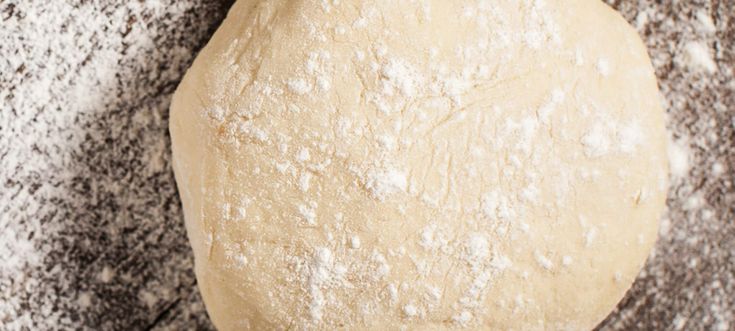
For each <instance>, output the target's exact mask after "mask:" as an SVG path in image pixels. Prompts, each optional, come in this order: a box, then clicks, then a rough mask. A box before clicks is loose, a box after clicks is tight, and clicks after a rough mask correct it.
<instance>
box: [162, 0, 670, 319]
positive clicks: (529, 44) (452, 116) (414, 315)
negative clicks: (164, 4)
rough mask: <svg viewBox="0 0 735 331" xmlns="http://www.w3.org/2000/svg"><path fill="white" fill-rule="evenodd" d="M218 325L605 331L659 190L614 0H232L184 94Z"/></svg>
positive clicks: (190, 228) (185, 174)
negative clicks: (357, 0) (595, 330)
mask: <svg viewBox="0 0 735 331" xmlns="http://www.w3.org/2000/svg"><path fill="white" fill-rule="evenodd" d="M170 130H171V136H172V142H173V153H174V169H175V173H176V179H177V183H178V186H179V191H180V194H181V198H182V202H183V206H184V212H185V217H186V226H187V232H188V235H189V238H190V240H191V243H192V246H193V249H194V255H195V268H196V275H197V280H198V284H199V288H200V290H201V293H202V296H203V298H204V301H205V304H206V306H207V310H208V312H209V314H210V317H211V318H212V320H213V322H214V324H215V325H216V326H217V327H218V328H219V329H220V330H237V329H247V328H250V329H257V330H262V329H284V328H293V329H325V330H326V329H335V328H349V329H399V328H402V327H406V328H408V329H453V328H457V329H461V328H471V329H478V328H484V329H530V330H532V329H575V330H576V329H590V328H592V327H594V326H595V325H596V323H598V322H599V321H600V320H602V319H603V318H604V317H605V316H606V315H607V314H608V313H609V312H610V311H611V310H612V309H613V308H614V307H615V304H616V303H617V302H618V301H619V300H620V298H621V297H622V296H623V294H624V293H625V291H626V290H627V289H628V288H629V287H630V284H631V283H632V282H633V279H634V277H635V276H636V274H637V273H638V270H639V269H640V267H641V266H642V264H643V263H644V261H645V259H646V257H647V255H648V253H649V251H650V248H651V247H652V245H653V243H654V241H655V239H656V231H657V227H658V218H659V214H660V212H661V210H662V209H663V205H664V198H665V189H666V187H667V186H666V184H667V183H666V174H667V166H666V144H665V141H666V139H665V131H664V120H663V112H662V110H661V108H660V105H659V100H658V91H657V87H656V80H655V77H654V74H653V70H652V68H651V65H650V60H649V59H648V56H647V54H646V51H645V48H644V47H643V45H642V44H641V41H640V39H639V37H638V36H637V34H636V33H635V31H634V30H633V29H632V28H631V27H629V26H628V25H627V23H626V22H625V21H624V20H623V19H622V18H621V17H620V16H619V15H618V14H617V13H615V12H614V11H613V10H612V9H610V8H608V7H607V6H606V5H604V4H603V3H602V2H599V1H582V0H576V1H573V3H569V1H555V0H547V1H496V2H492V3H490V2H484V1H458V0H457V1H396V2H391V3H387V2H378V3H375V4H359V5H358V4H354V3H352V2H349V1H342V2H339V1H324V2H312V1H257V0H250V1H248V0H240V1H238V2H237V3H236V4H235V5H234V7H233V8H232V9H231V11H230V13H229V15H228V18H227V19H226V20H225V21H224V23H223V24H222V26H221V27H220V28H219V30H218V31H217V32H216V34H215V35H214V37H213V38H212V40H211V41H210V43H209V44H208V45H207V47H206V48H205V49H204V50H203V51H202V52H201V53H200V55H199V56H198V57H197V59H196V61H195V63H194V65H193V66H192V68H191V69H190V70H189V72H188V73H187V74H186V76H185V78H184V80H183V81H182V83H181V85H180V86H179V88H178V90H177V92H176V94H175V95H174V99H173V103H172V108H171V122H170Z"/></svg>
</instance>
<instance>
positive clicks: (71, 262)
mask: <svg viewBox="0 0 735 331" xmlns="http://www.w3.org/2000/svg"><path fill="white" fill-rule="evenodd" d="M608 3H610V4H611V5H613V6H614V7H615V8H616V9H618V10H619V11H620V12H621V13H622V14H623V15H624V16H625V17H626V19H628V21H629V22H631V23H632V24H633V25H634V26H636V28H637V29H638V30H639V32H640V33H641V35H642V36H643V39H644V40H645V42H646V44H647V46H648V49H649V52H650V54H651V57H652V59H653V63H654V66H655V67H656V72H657V75H658V77H659V80H660V84H661V91H662V95H663V99H664V101H663V102H664V104H665V106H666V108H667V112H668V115H669V117H668V127H669V129H670V132H671V136H672V148H671V160H672V171H673V173H674V176H673V180H672V184H671V188H670V190H669V200H668V206H669V208H668V212H667V214H666V215H665V216H664V219H663V220H662V228H661V232H660V233H661V236H660V239H659V242H658V244H657V246H656V250H655V252H654V253H653V254H652V255H651V257H650V258H649V261H648V263H647V265H646V267H645V269H644V270H643V271H642V272H641V274H640V275H639V277H638V280H637V281H636V283H635V285H634V286H633V288H632V290H631V291H629V293H628V295H627V296H626V297H625V299H624V300H623V301H622V302H621V303H620V305H619V307H618V309H617V310H616V311H615V312H613V313H612V314H611V315H610V316H609V317H608V318H607V319H606V320H605V321H604V322H603V323H602V324H601V325H600V327H599V328H600V329H601V330H633V329H641V330H704V329H707V330H735V188H733V180H734V177H735V169H734V168H735V79H733V78H735V77H734V76H735V0H698V1H685V0H679V1H655V0H616V1H613V0H608ZM230 5H231V1H214V0H212V1H206V0H178V1H173V0H147V1H110V0H100V1H82V0H69V1H61V0H54V1H24V0H0V330H67V329H69V330H71V329H73V330H84V329H89V330H150V329H155V330H191V329H197V330H207V329H212V326H211V324H210V323H209V321H208V319H207V317H206V312H205V310H204V307H203V305H202V302H201V298H200V297H199V294H198V292H197V287H196V281H195V279H194V274H193V271H192V262H193V261H192V254H191V251H190V248H189V244H188V242H187V239H186V234H185V231H184V226H183V217H182V211H181V206H180V202H179V198H178V195H177V192H176V186H175V183H174V178H173V173H172V171H171V167H170V162H171V158H170V147H169V137H168V131H167V119H168V107H169V102H170V100H171V94H172V93H173V91H174V89H175V88H176V85H177V84H178V81H179V79H180V78H181V76H182V75H183V73H184V72H185V70H186V68H187V67H188V66H189V64H190V63H191V61H192V60H193V58H194V56H195V55H196V52H197V51H198V50H199V49H200V48H201V47H202V46H203V45H204V44H205V43H206V41H207V39H208V37H209V36H210V35H211V33H212V32H213V31H214V29H215V28H216V26H217V25H218V24H219V22H220V21H221V20H222V19H223V17H224V16H225V14H226V11H227V8H228V7H229V6H230Z"/></svg>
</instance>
